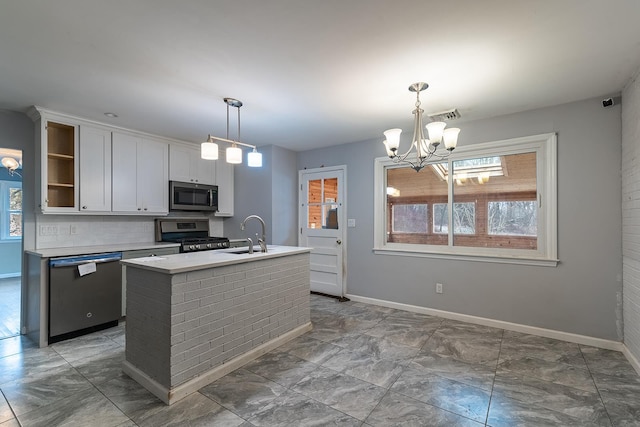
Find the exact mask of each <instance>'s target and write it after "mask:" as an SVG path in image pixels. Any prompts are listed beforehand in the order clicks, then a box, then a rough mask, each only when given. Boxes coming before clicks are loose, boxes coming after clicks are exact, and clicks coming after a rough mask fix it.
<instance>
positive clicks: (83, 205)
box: [79, 125, 111, 212]
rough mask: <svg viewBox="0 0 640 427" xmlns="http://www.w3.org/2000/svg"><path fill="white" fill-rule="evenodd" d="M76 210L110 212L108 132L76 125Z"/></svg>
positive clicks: (109, 144)
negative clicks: (78, 139)
mask: <svg viewBox="0 0 640 427" xmlns="http://www.w3.org/2000/svg"><path fill="white" fill-rule="evenodd" d="M79 152H80V161H79V163H80V179H79V185H80V203H79V204H80V212H111V132H110V131H108V130H104V129H100V128H97V127H91V126H86V125H81V126H80V148H79Z"/></svg>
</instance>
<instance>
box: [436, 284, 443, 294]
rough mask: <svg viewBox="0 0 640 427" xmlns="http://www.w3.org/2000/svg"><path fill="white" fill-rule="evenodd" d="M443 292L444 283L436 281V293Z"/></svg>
mask: <svg viewBox="0 0 640 427" xmlns="http://www.w3.org/2000/svg"><path fill="white" fill-rule="evenodd" d="M441 293H442V283H436V294H441Z"/></svg>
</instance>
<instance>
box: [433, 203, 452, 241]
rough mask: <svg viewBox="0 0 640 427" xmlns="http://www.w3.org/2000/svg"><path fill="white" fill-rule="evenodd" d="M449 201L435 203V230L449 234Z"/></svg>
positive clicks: (435, 231) (438, 232)
mask: <svg viewBox="0 0 640 427" xmlns="http://www.w3.org/2000/svg"><path fill="white" fill-rule="evenodd" d="M447 206H448V204H447V203H436V204H434V205H433V232H434V233H437V234H447V233H448V232H449V211H448V209H447Z"/></svg>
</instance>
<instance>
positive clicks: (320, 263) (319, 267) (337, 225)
mask: <svg viewBox="0 0 640 427" xmlns="http://www.w3.org/2000/svg"><path fill="white" fill-rule="evenodd" d="M345 168H346V167H345V166H339V167H335V168H322V169H315V170H304V171H300V211H299V223H300V245H301V246H307V247H310V248H312V250H311V290H312V291H315V292H322V293H325V294H329V295H335V296H344V294H345V286H344V271H345V268H344V259H345V258H344V252H345V248H346V243H345V234H346V233H345V232H344V230H343V224H344V214H345V212H346V205H345V203H344V200H345V196H344V194H345V184H344V181H345V178H344V176H345Z"/></svg>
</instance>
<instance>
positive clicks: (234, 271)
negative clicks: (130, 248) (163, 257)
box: [123, 251, 312, 405]
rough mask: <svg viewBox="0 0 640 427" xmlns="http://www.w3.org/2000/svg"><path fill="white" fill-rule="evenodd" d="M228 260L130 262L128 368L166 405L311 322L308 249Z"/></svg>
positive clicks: (126, 357)
mask: <svg viewBox="0 0 640 427" xmlns="http://www.w3.org/2000/svg"><path fill="white" fill-rule="evenodd" d="M213 252H216V251H213ZM179 256H182V254H181V255H171V256H170V257H179ZM247 257H251V256H250V255H249V256H247ZM167 258H169V257H167ZM224 264H225V265H220V266H213V267H210V268H205V269H200V270H193V271H188V272H179V273H174V274H170V273H168V272H164V271H162V269H153V268H152V269H150V268H145V267H146V266H145V267H139V266H136V265H135V264H133V265H132V263H126V265H127V300H126V301H127V320H126V352H125V359H126V360H125V362H124V365H123V371H124V372H125V373H126V374H127V375H129V376H130V377H131V378H133V379H134V380H136V381H137V382H138V383H140V384H141V385H142V386H144V387H145V388H146V389H147V390H149V391H150V392H151V393H153V394H154V395H156V396H157V397H158V398H160V399H161V400H162V401H163V402H165V403H166V404H168V405H171V404H172V403H175V402H177V401H178V400H180V399H182V398H184V397H186V396H188V395H189V394H191V393H194V392H196V391H197V390H199V389H200V388H202V387H204V386H205V385H207V384H209V383H211V382H213V381H215V380H217V379H218V378H220V377H222V376H224V375H226V374H227V373H229V372H231V371H233V370H235V369H237V368H239V367H241V366H242V365H244V364H246V363H247V362H250V361H251V360H253V359H255V358H257V357H259V356H261V355H263V354H264V353H267V352H268V351H270V350H272V349H274V348H276V347H278V346H280V345H282V344H284V343H286V342H287V341H289V340H291V339H293V338H295V337H297V336H299V335H302V334H304V333H305V332H307V331H309V330H311V328H312V326H311V322H310V311H309V281H310V276H309V253H308V252H305V253H293V254H280V255H277V254H276V255H275V256H274V255H271V256H270V257H259V256H258V257H251V258H249V259H248V260H246V261H243V262H240V263H234V264H229V263H224Z"/></svg>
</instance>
